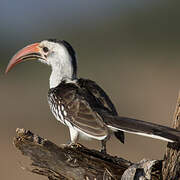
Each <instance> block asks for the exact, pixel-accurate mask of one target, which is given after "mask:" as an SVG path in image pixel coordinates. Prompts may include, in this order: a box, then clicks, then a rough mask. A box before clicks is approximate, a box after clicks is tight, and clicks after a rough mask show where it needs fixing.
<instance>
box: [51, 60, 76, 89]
mask: <svg viewBox="0 0 180 180" xmlns="http://www.w3.org/2000/svg"><path fill="white" fill-rule="evenodd" d="M65 79H70V80H74V79H76V74H75V73H74V72H73V67H72V64H71V63H70V62H69V63H62V64H56V65H54V66H52V72H51V76H50V80H49V84H50V88H54V87H57V86H58V85H59V84H60V83H61V82H62V80H65Z"/></svg>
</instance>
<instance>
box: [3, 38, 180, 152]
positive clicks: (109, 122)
mask: <svg viewBox="0 0 180 180" xmlns="http://www.w3.org/2000/svg"><path fill="white" fill-rule="evenodd" d="M30 59H34V60H39V61H41V62H43V63H45V64H48V65H50V66H51V68H52V73H51V76H50V90H49V92H48V102H49V105H50V109H51V111H52V113H53V114H54V116H55V117H56V119H57V120H58V121H60V122H61V123H63V124H64V125H67V126H68V127H69V130H70V136H71V142H72V143H76V142H77V140H78V138H79V137H82V138H93V139H97V140H101V142H102V151H104V152H106V141H107V140H108V139H109V137H110V135H111V134H112V133H114V134H115V136H116V137H117V138H118V139H119V140H120V141H121V142H122V143H124V132H128V133H133V134H138V135H143V136H148V137H152V138H156V139H161V140H165V141H169V142H174V141H176V142H180V132H179V131H177V130H175V129H172V128H168V127H165V126H161V125H157V124H153V123H149V122H145V121H140V120H135V119H131V118H125V117H118V114H117V111H116V109H115V107H114V105H113V103H112V102H111V100H110V98H109V97H108V96H107V94H106V93H105V92H104V91H103V90H102V89H101V88H100V87H99V86H98V85H97V84H96V83H95V82H94V81H91V80H88V79H78V77H77V61H76V55H75V51H74V49H73V48H72V46H71V45H70V44H69V43H68V42H66V41H59V40H55V39H50V40H44V41H42V42H39V43H35V44H31V45H29V46H26V47H25V48H23V49H22V50H20V51H19V52H17V54H15V56H14V57H13V58H12V59H11V61H10V62H9V64H8V67H7V69H6V73H7V72H8V71H9V70H10V69H11V68H12V67H13V66H14V65H16V64H17V63H20V62H23V61H25V60H30ZM123 131H124V132H123Z"/></svg>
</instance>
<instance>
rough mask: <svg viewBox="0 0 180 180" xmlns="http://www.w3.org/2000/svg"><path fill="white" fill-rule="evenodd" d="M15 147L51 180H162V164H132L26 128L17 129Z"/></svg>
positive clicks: (154, 162)
mask: <svg viewBox="0 0 180 180" xmlns="http://www.w3.org/2000/svg"><path fill="white" fill-rule="evenodd" d="M14 144H15V146H16V147H17V148H18V149H19V150H20V151H21V152H22V154H23V155H26V156H28V157H30V159H31V160H32V161H33V162H32V164H31V171H32V172H33V173H37V174H41V175H44V176H47V177H48V178H49V179H51V180H58V179H78V180H81V179H87V180H88V179H97V180H98V179H107V180H110V179H121V177H122V175H123V173H124V172H125V173H124V175H123V178H122V179H129V178H130V177H131V178H132V177H146V176H147V177H151V176H152V179H160V174H161V173H160V169H161V161H149V160H143V161H142V162H140V163H138V164H132V163H131V162H130V161H127V160H124V159H122V158H118V157H113V156H110V155H107V154H102V153H100V152H99V151H96V150H89V149H87V148H85V147H83V146H74V147H68V146H63V145H61V146H57V145H55V144H54V143H52V142H50V141H49V140H47V139H43V138H41V137H39V136H37V135H35V134H33V133H32V132H30V131H28V130H24V129H17V137H16V138H14ZM128 167H130V168H129V169H128ZM125 170H126V171H125Z"/></svg>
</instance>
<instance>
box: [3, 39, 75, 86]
mask: <svg viewBox="0 0 180 180" xmlns="http://www.w3.org/2000/svg"><path fill="white" fill-rule="evenodd" d="M29 59H37V60H39V61H41V62H42V63H45V64H48V65H50V66H51V68H52V73H51V76H50V88H53V87H56V86H58V85H59V83H60V82H61V81H62V80H64V79H70V80H74V79H76V78H77V61H76V57H75V51H74V49H73V48H72V46H71V45H70V44H69V43H68V42H66V41H57V40H55V39H50V40H44V41H41V42H40V43H35V44H31V45H29V46H26V47H25V48H23V49H22V50H20V51H19V52H18V53H17V54H16V55H15V56H14V57H13V58H12V59H11V61H10V62H9V65H8V67H7V69H6V72H8V71H9V70H10V69H11V68H12V67H13V66H14V65H15V64H17V63H19V62H22V61H24V60H29Z"/></svg>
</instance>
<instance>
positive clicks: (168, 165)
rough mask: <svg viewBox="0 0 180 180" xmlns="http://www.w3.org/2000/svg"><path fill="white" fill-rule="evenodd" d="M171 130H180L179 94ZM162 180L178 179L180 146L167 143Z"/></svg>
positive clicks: (179, 173) (179, 177) (179, 172)
mask: <svg viewBox="0 0 180 180" xmlns="http://www.w3.org/2000/svg"><path fill="white" fill-rule="evenodd" d="M173 128H176V129H178V130H180V92H179V96H178V100H177V104H176V109H175V113H174V117H173ZM162 172H163V179H164V180H177V179H180V145H179V144H177V143H168V145H167V148H166V152H165V155H164V162H163V169H162Z"/></svg>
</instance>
